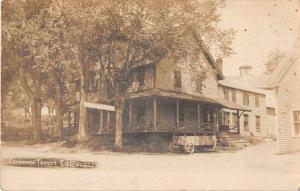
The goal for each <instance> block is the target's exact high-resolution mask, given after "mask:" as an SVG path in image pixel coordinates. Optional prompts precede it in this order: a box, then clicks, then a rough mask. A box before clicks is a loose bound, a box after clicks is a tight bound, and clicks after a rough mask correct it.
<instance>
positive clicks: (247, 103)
mask: <svg viewBox="0 0 300 191" xmlns="http://www.w3.org/2000/svg"><path fill="white" fill-rule="evenodd" d="M249 102H250V101H249V94H248V93H246V92H244V93H243V104H244V105H249Z"/></svg>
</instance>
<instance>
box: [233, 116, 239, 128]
mask: <svg viewBox="0 0 300 191" xmlns="http://www.w3.org/2000/svg"><path fill="white" fill-rule="evenodd" d="M232 125H233V126H234V127H236V126H237V125H238V115H237V113H232Z"/></svg>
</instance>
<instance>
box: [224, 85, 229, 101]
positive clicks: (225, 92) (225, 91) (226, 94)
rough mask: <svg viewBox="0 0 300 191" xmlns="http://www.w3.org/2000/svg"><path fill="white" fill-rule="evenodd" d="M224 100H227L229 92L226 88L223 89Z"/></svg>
mask: <svg viewBox="0 0 300 191" xmlns="http://www.w3.org/2000/svg"><path fill="white" fill-rule="evenodd" d="M223 93H224V98H225V99H226V100H229V90H228V89H227V88H223Z"/></svg>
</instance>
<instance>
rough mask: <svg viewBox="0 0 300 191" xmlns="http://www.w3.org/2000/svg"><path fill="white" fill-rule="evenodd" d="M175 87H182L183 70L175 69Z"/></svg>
mask: <svg viewBox="0 0 300 191" xmlns="http://www.w3.org/2000/svg"><path fill="white" fill-rule="evenodd" d="M174 88H181V71H178V70H174Z"/></svg>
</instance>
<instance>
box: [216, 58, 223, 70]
mask: <svg viewBox="0 0 300 191" xmlns="http://www.w3.org/2000/svg"><path fill="white" fill-rule="evenodd" d="M216 63H217V65H218V66H219V68H220V70H221V72H223V60H222V58H218V59H217V60H216Z"/></svg>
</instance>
